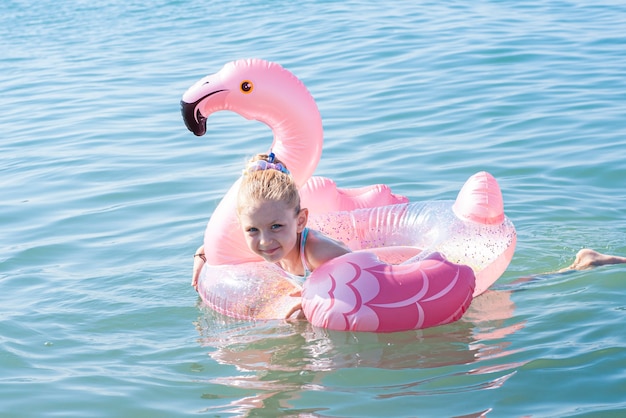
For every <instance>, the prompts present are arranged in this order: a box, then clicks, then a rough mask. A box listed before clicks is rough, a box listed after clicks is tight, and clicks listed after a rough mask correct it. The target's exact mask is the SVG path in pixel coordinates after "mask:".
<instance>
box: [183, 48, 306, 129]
mask: <svg viewBox="0 0 626 418" xmlns="http://www.w3.org/2000/svg"><path fill="white" fill-rule="evenodd" d="M294 92H298V94H299V95H300V97H294ZM303 98H304V102H305V103H306V102H308V103H313V105H314V106H315V104H314V102H313V98H312V97H311V96H310V94H309V93H308V91H307V90H306V88H305V87H304V85H303V84H302V82H301V81H300V80H298V79H297V78H296V77H295V76H294V75H293V74H292V73H290V72H289V71H287V70H286V69H284V68H283V67H282V66H280V65H279V64H276V63H272V62H268V61H264V60H260V59H246V60H238V61H233V62H230V63H228V64H226V65H224V67H222V69H221V70H220V71H218V72H217V73H215V74H211V75H208V76H206V77H204V78H202V79H200V80H199V81H197V82H196V83H195V84H193V85H192V86H191V87H190V88H189V89H188V90H187V91H186V92H185V93H184V94H183V97H182V100H181V102H180V104H181V112H182V116H183V120H184V121H185V125H186V126H187V128H188V129H189V130H190V131H191V132H193V133H194V134H195V135H197V136H202V135H204V134H205V133H206V120H207V118H208V116H209V115H210V114H212V113H214V112H217V111H219V110H230V111H233V112H236V113H238V114H240V115H241V116H243V117H245V118H246V119H255V120H259V121H261V122H264V123H266V124H267V125H269V126H270V128H274V126H273V125H275V124H278V123H280V122H281V121H282V120H284V119H285V118H286V116H288V115H289V114H290V113H291V109H293V108H294V107H296V106H301V105H302V99H303ZM294 100H298V103H294ZM315 110H317V106H315Z"/></svg>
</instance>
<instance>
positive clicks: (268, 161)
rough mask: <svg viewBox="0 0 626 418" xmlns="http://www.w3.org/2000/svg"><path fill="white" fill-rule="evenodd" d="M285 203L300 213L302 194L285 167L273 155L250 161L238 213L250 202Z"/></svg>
mask: <svg viewBox="0 0 626 418" xmlns="http://www.w3.org/2000/svg"><path fill="white" fill-rule="evenodd" d="M263 201H269V202H285V203H287V204H288V205H289V206H290V207H293V208H294V211H295V213H296V214H298V213H299V212H300V194H299V193H298V188H297V187H296V184H295V183H294V181H293V178H292V177H291V175H290V174H289V171H288V170H287V168H286V167H285V165H284V164H283V163H282V162H281V161H280V160H278V159H277V158H275V157H274V155H273V154H269V155H268V154H257V155H255V156H254V157H252V158H251V159H250V161H249V162H248V164H247V166H246V168H245V169H244V175H243V178H242V180H241V185H240V186H239V193H238V194H237V212H238V213H241V211H242V209H243V208H245V207H246V206H248V205H249V204H250V202H263Z"/></svg>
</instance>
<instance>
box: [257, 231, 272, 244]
mask: <svg viewBox="0 0 626 418" xmlns="http://www.w3.org/2000/svg"><path fill="white" fill-rule="evenodd" d="M271 241H272V237H270V236H269V234H267V233H263V232H261V234H260V236H259V244H260V245H267V244H269V243H270V242H271Z"/></svg>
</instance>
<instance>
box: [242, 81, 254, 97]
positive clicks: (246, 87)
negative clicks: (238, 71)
mask: <svg viewBox="0 0 626 418" xmlns="http://www.w3.org/2000/svg"><path fill="white" fill-rule="evenodd" d="M253 89H254V84H252V81H250V80H244V81H242V82H241V91H242V92H243V93H245V94H248V93H252V90H253Z"/></svg>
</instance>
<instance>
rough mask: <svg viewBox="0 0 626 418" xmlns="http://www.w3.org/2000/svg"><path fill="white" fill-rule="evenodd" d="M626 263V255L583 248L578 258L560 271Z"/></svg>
mask: <svg viewBox="0 0 626 418" xmlns="http://www.w3.org/2000/svg"><path fill="white" fill-rule="evenodd" d="M622 263H626V257H620V256H617V255H609V254H602V253H599V252H597V251H595V250H592V249H590V248H583V249H582V250H580V251H578V254H576V259H575V260H574V262H573V263H572V265H570V266H569V267H566V268H564V269H562V270H560V271H568V270H586V269H590V268H592V267H597V266H604V265H606V264H622Z"/></svg>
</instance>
